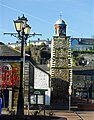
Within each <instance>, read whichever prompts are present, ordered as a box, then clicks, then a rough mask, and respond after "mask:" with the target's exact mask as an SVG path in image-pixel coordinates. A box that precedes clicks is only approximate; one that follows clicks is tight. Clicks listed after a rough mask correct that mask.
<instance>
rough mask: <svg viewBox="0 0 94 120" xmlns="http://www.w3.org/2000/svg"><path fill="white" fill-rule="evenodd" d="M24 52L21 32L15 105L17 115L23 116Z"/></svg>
mask: <svg viewBox="0 0 94 120" xmlns="http://www.w3.org/2000/svg"><path fill="white" fill-rule="evenodd" d="M23 51H24V30H23V31H22V40H21V63H20V87H19V95H18V103H17V114H19V115H23V114H24V98H23V73H24V71H23V70H24V69H23V66H24V65H23V63H24V57H23Z"/></svg>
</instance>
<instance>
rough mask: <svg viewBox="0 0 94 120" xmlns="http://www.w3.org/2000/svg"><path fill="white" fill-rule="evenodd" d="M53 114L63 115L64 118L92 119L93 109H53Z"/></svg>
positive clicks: (67, 119) (74, 119) (72, 119)
mask: <svg viewBox="0 0 94 120" xmlns="http://www.w3.org/2000/svg"><path fill="white" fill-rule="evenodd" d="M54 113H55V116H59V117H64V120H65V118H66V120H94V111H65V110H55V111H54Z"/></svg>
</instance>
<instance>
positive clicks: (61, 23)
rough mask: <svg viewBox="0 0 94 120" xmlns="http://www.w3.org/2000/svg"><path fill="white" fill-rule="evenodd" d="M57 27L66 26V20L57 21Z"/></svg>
mask: <svg viewBox="0 0 94 120" xmlns="http://www.w3.org/2000/svg"><path fill="white" fill-rule="evenodd" d="M55 25H66V24H65V21H64V20H62V19H59V20H57V21H56V23H55Z"/></svg>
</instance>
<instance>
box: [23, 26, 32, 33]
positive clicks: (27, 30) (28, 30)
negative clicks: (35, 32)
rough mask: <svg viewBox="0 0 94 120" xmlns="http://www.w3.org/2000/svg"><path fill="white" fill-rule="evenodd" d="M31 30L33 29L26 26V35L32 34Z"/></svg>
mask: <svg viewBox="0 0 94 120" xmlns="http://www.w3.org/2000/svg"><path fill="white" fill-rule="evenodd" d="M30 29H31V27H30V26H29V25H26V27H25V29H24V33H25V35H29V34H30Z"/></svg>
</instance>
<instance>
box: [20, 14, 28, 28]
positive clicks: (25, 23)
mask: <svg viewBox="0 0 94 120" xmlns="http://www.w3.org/2000/svg"><path fill="white" fill-rule="evenodd" d="M20 20H21V21H22V23H23V24H22V25H23V26H22V27H23V28H25V27H26V25H27V21H28V20H27V18H26V17H25V16H24V14H23V16H22V17H21V18H20Z"/></svg>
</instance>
